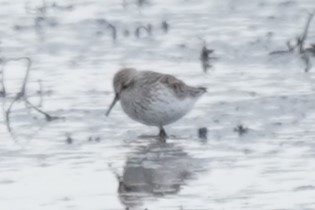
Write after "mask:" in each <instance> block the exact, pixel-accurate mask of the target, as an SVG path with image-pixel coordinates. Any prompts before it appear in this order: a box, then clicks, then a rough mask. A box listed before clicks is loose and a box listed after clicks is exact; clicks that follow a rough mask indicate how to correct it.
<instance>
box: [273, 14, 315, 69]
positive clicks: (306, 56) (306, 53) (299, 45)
mask: <svg viewBox="0 0 315 210" xmlns="http://www.w3.org/2000/svg"><path fill="white" fill-rule="evenodd" d="M314 15H315V11H313V12H312V13H310V14H309V15H308V19H307V21H306V24H305V27H304V30H303V33H302V34H301V35H300V36H298V37H297V38H296V39H295V40H296V42H295V43H294V44H291V41H290V40H289V41H287V43H286V45H287V50H276V51H272V52H270V53H269V55H276V54H284V53H294V52H296V51H298V53H299V54H300V57H301V59H302V61H303V62H304V63H305V69H304V71H305V72H308V71H309V70H310V69H311V67H312V64H311V61H310V54H313V55H315V54H314V52H315V47H314V46H315V45H314V44H311V47H309V48H306V49H305V47H304V46H305V42H306V39H307V36H308V31H309V27H310V24H311V21H312V19H313V17H314ZM296 49H298V50H296Z"/></svg>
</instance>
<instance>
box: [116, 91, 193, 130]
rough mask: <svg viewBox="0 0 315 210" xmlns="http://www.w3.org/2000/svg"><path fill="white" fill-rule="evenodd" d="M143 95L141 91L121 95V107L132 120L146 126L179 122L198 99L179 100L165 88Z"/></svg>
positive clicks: (186, 98)
mask: <svg viewBox="0 0 315 210" xmlns="http://www.w3.org/2000/svg"><path fill="white" fill-rule="evenodd" d="M155 90H156V91H151V94H150V95H142V94H140V93H141V92H139V91H134V92H133V93H131V92H129V93H125V94H122V95H121V105H122V108H123V110H124V111H125V113H126V114H127V115H128V116H129V117H130V118H132V119H134V120H136V121H138V122H141V123H143V124H146V125H153V126H163V125H167V124H170V123H173V122H175V121H177V120H178V119H180V118H182V117H183V116H184V115H185V114H186V113H188V112H189V111H190V110H191V109H192V107H193V105H194V103H195V102H196V100H197V98H193V97H185V98H178V97H176V96H175V95H174V92H173V91H172V90H170V89H169V88H167V87H165V86H161V87H159V88H156V89H155Z"/></svg>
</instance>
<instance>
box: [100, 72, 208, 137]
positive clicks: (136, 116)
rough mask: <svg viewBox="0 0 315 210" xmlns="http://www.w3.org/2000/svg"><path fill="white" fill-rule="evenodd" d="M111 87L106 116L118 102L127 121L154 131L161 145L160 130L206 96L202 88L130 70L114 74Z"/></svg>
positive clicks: (164, 135)
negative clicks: (140, 124) (110, 97)
mask: <svg viewBox="0 0 315 210" xmlns="http://www.w3.org/2000/svg"><path fill="white" fill-rule="evenodd" d="M113 86H114V91H115V98H114V100H113V102H112V103H111V105H110V107H109V109H108V111H107V113H106V116H108V115H109V113H110V111H111V110H112V108H113V107H114V106H115V104H116V102H117V101H118V100H120V103H121V106H122V108H123V110H124V112H125V113H126V114H127V115H128V116H129V117H130V118H131V119H133V120H135V121H137V122H140V123H142V124H145V125H149V126H156V127H158V128H159V129H160V133H159V137H160V139H161V141H163V142H165V141H166V138H167V134H166V132H165V130H164V128H163V126H165V125H168V124H171V123H173V122H175V121H177V120H179V119H180V118H182V117H183V116H184V115H185V114H187V113H188V112H189V111H190V110H191V109H192V108H193V105H194V104H195V102H196V101H197V100H198V98H199V97H200V96H201V95H202V94H203V93H205V92H206V89H205V88H203V87H198V88H196V87H191V86H188V85H186V84H185V83H184V82H182V81H181V80H179V79H177V78H175V77H174V76H172V75H168V74H161V73H157V72H153V71H137V70H136V69H133V68H124V69H121V70H120V71H118V72H117V73H116V74H115V76H114V80H113Z"/></svg>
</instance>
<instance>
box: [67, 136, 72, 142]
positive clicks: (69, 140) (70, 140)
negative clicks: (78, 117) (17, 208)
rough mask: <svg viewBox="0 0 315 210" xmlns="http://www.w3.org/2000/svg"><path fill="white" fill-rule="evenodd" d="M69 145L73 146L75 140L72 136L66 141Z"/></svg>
mask: <svg viewBox="0 0 315 210" xmlns="http://www.w3.org/2000/svg"><path fill="white" fill-rule="evenodd" d="M66 142H67V144H72V143H73V139H72V138H71V136H68V137H67V139H66Z"/></svg>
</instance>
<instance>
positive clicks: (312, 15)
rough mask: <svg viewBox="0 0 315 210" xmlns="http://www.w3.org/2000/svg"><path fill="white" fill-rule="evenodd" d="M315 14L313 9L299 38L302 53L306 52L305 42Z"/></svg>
mask: <svg viewBox="0 0 315 210" xmlns="http://www.w3.org/2000/svg"><path fill="white" fill-rule="evenodd" d="M314 15H315V11H313V12H312V13H311V14H309V16H308V19H307V22H306V25H305V27H304V32H303V34H302V36H301V37H300V38H299V39H298V45H299V52H300V53H302V52H304V43H305V40H306V39H307V34H308V30H309V27H310V24H311V21H312V19H313V17H314Z"/></svg>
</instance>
